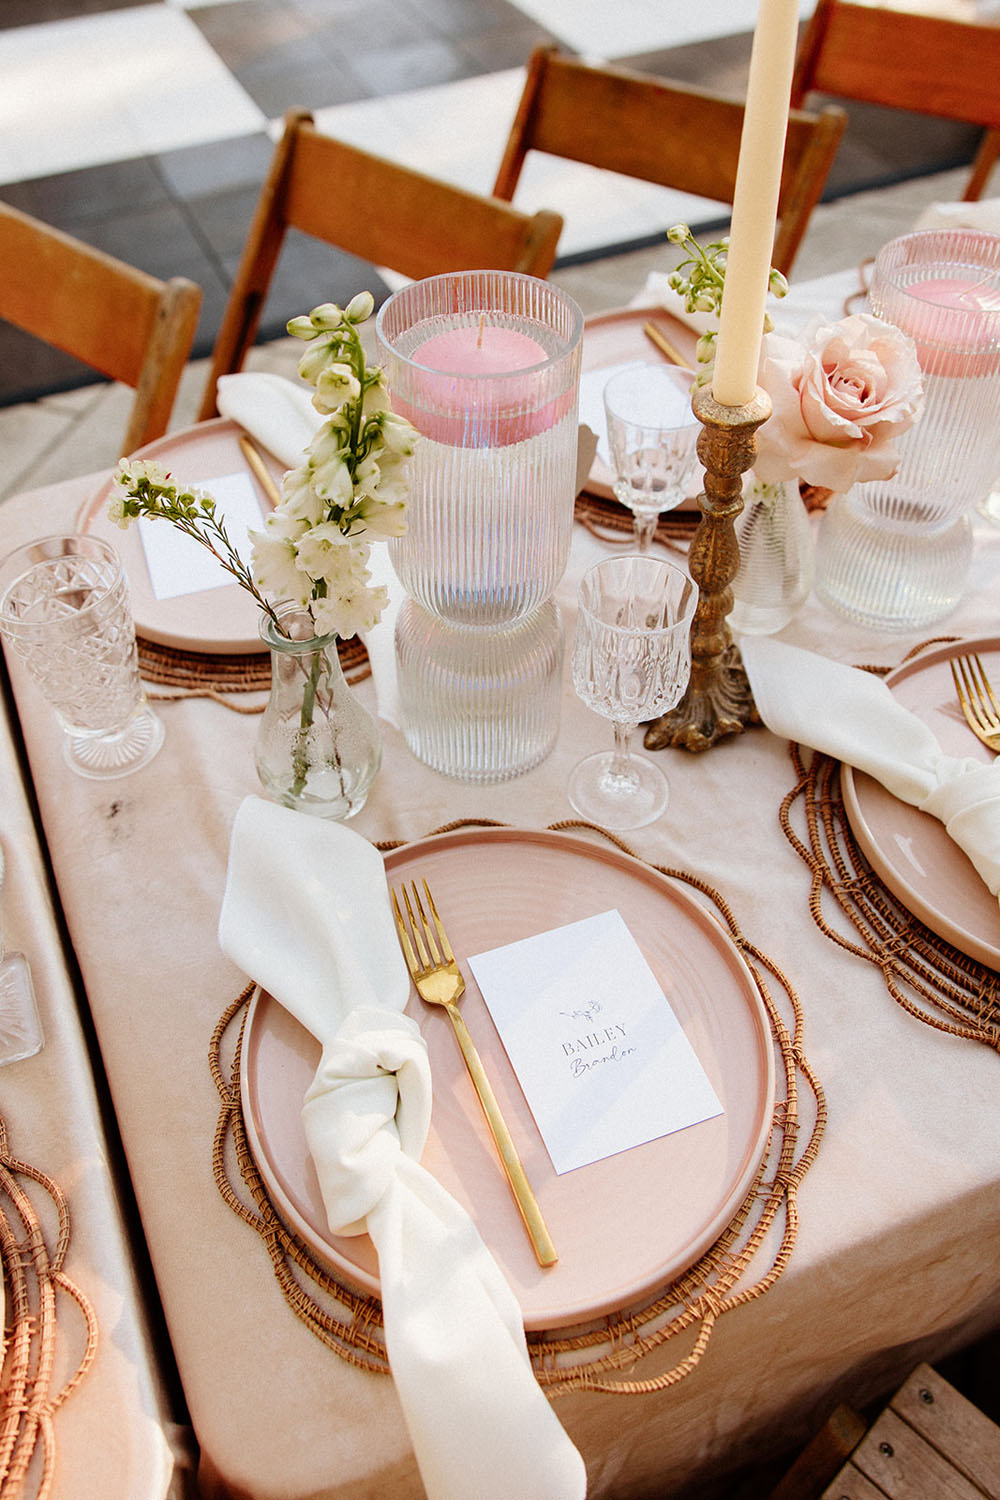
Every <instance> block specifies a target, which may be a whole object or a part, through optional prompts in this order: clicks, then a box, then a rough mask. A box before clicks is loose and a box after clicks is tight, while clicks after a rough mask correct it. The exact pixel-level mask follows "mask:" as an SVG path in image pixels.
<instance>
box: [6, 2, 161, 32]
mask: <svg viewBox="0 0 1000 1500" xmlns="http://www.w3.org/2000/svg"><path fill="white" fill-rule="evenodd" d="M150 3H155V0H2V3H0V31H8V30H10V29H11V28H12V27H14V26H39V25H42V24H44V23H45V22H47V21H71V20H74V19H75V18H76V17H77V16H99V15H101V14H102V13H103V12H104V11H106V10H125V9H131V8H132V7H133V6H136V5H145V4H150Z"/></svg>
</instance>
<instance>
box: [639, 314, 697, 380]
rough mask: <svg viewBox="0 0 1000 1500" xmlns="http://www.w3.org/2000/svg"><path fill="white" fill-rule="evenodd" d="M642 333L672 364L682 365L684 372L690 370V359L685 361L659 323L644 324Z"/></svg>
mask: <svg viewBox="0 0 1000 1500" xmlns="http://www.w3.org/2000/svg"><path fill="white" fill-rule="evenodd" d="M642 331H643V333H644V334H645V335H646V337H647V338H648V339H649V341H650V343H653V344H655V345H656V347H657V349H659V351H660V353H661V354H665V355H666V356H667V358H668V359H669V360H670V363H671V364H673V365H680V367H681V369H682V370H690V368H691V361H690V360H689V359H685V358H684V356H683V354H681V353H680V351H679V350H677V349H675V348H674V346H673V344H672V343H671V342H670V340H669V339H668V338H667V335H666V334H665V333H664V332H663V329H662V328H660V326H659V325H658V324H657V323H654V322H652V321H650V322H648V323H643V325H642Z"/></svg>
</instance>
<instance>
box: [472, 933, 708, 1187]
mask: <svg viewBox="0 0 1000 1500" xmlns="http://www.w3.org/2000/svg"><path fill="white" fill-rule="evenodd" d="M469 966H470V968H471V969H472V972H473V974H474V975H475V978H476V983H477V984H478V985H479V988H480V991H481V993H482V996H483V999H484V1000H485V1002H486V1005H487V1008H488V1010H489V1012H490V1015H491V1016H492V1017H493V1022H494V1024H495V1026H496V1028H497V1031H498V1032H499V1033H500V1039H501V1041H502V1042H503V1045H504V1048H505V1049H506V1052H507V1056H508V1057H509V1058H510V1062H511V1066H512V1067H513V1069H514V1072H515V1073H516V1074H517V1078H518V1082H519V1083H520V1085H521V1088H522V1089H523V1091H524V1096H525V1098H526V1099H527V1101H528V1106H529V1108H530V1109H531V1113H532V1114H533V1115H534V1118H535V1123H536V1124H537V1126H538V1129H539V1131H540V1133H541V1136H542V1140H543V1141H544V1142H545V1148H546V1150H547V1151H548V1153H549V1156H550V1158H551V1160H552V1165H553V1166H554V1167H555V1170H556V1172H557V1173H560V1174H561V1173H563V1172H571V1171H573V1170H574V1168H576V1167H582V1166H586V1165H587V1164H588V1163H590V1162H595V1161H600V1160H602V1159H603V1158H604V1157H606V1156H614V1155H616V1154H617V1153H618V1152H619V1151H627V1150H629V1149H630V1148H631V1147H632V1146H639V1145H642V1144H643V1143H644V1142H646V1141H652V1140H657V1139H658V1138H659V1137H660V1136H664V1135H669V1134H670V1133H671V1132H672V1131H675V1130H683V1129H685V1128H686V1127H687V1126H688V1125H694V1124H696V1123H697V1122H698V1121H700V1120H708V1119H711V1118H712V1117H713V1116H714V1115H720V1114H722V1113H723V1109H722V1105H721V1104H720V1103H719V1100H718V1097H717V1096H716V1093H715V1090H714V1089H713V1088H712V1085H711V1083H710V1082H709V1080H708V1078H707V1076H706V1074H705V1071H704V1069H703V1068H702V1066H701V1064H700V1062H699V1061H698V1058H697V1057H696V1056H695V1053H694V1049H693V1048H692V1047H691V1044H690V1042H689V1041H688V1039H687V1037H686V1036H685V1035H684V1032H683V1030H682V1029H681V1026H680V1023H679V1022H678V1020H677V1017H676V1016H675V1014H674V1012H673V1010H672V1009H671V1007H670V1004H669V1003H668V1001H667V999H666V997H665V995H664V994H663V991H662V989H661V988H660V986H659V984H658V983H657V980H656V976H655V975H654V974H653V972H652V970H651V969H650V967H649V965H648V964H647V963H646V960H645V959H644V958H643V956H642V953H641V951H640V949H639V946H638V944H637V943H636V941H635V939H634V938H633V936H632V934H631V933H630V932H629V930H628V928H627V926H626V925H625V922H624V921H623V919H622V917H621V914H620V913H619V912H617V911H607V912H604V913H602V914H601V915H600V916H596V917H587V918H585V919H584V920H583V921H581V922H572V923H570V924H569V925H568V926H566V927H559V928H556V929H555V930H554V931H551V932H543V933H539V934H538V936H536V937H530V938H525V939H523V941H521V942H518V943H510V944H508V945H507V946H506V947H503V948H494V949H492V950H491V951H490V952H488V953H479V954H477V955H476V956H475V957H474V958H470V959H469Z"/></svg>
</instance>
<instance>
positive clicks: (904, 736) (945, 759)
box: [739, 636, 1000, 896]
mask: <svg viewBox="0 0 1000 1500" xmlns="http://www.w3.org/2000/svg"><path fill="white" fill-rule="evenodd" d="M739 646H740V653H741V655H742V657H743V664H744V666H745V667H746V670H747V676H748V678H749V679H750V687H751V689H752V690H753V696H754V701H755V702H756V704H757V708H758V711H759V712H760V716H761V718H762V719H763V721H764V723H765V724H766V725H767V727H768V729H771V730H773V731H774V733H775V734H780V735H782V736H783V737H784V738H785V739H789V740H796V741H797V742H798V743H799V744H803V745H810V746H811V747H812V748H813V749H814V750H821V751H823V752H824V754H826V755H835V756H836V757H837V758H838V760H843V761H846V762H847V764H848V765H849V766H853V767H855V769H856V770H859V771H867V773H868V774H869V776H873V777H874V778H875V779H876V781H880V782H881V783H882V785H883V786H884V787H885V788H886V789H887V790H888V791H890V792H891V793H892V795H893V796H894V797H898V798H899V799H900V801H902V802H909V803H911V804H912V805H913V806H914V807H919V808H920V809H921V810H922V811H923V812H927V813H930V814H932V816H933V817H935V818H938V819H940V821H941V822H942V823H943V824H944V826H945V829H946V830H947V832H948V834H949V835H950V837H951V838H952V839H954V841H955V843H956V844H958V846H959V848H961V849H963V850H964V851H965V853H966V854H967V855H968V857H969V858H970V859H971V861H972V863H973V864H974V865H975V867H976V870H977V872H978V873H979V875H980V876H981V878H982V879H983V881H984V882H985V883H986V885H987V887H988V888H989V890H990V891H992V893H993V895H994V896H996V895H998V894H1000V760H994V761H991V762H990V763H989V764H988V765H984V764H983V763H982V762H981V761H979V760H975V759H973V758H972V757H964V756H963V757H959V756H953V755H946V754H945V753H944V751H943V750H942V749H941V747H940V745H939V744H938V742H937V739H936V738H935V736H934V734H933V732H932V731H931V730H930V728H929V727H928V726H927V725H926V724H925V723H924V722H923V720H922V719H920V718H918V717H917V715H916V714H914V713H911V712H910V710H909V709H908V708H905V707H904V706H903V704H901V703H900V702H899V701H898V700H897V699H896V698H894V697H893V694H892V691H891V689H890V688H889V687H888V686H887V685H886V683H885V682H883V681H882V679H881V678H880V677H876V676H874V675H873V673H871V672H863V671H861V670H860V669H859V668H857V667H848V666H844V665H843V663H841V662H835V661H830V660H829V659H828V658H827V657H823V656H818V655H816V654H815V653H814V652H812V651H804V650H802V648H801V647H799V646H790V645H788V644H787V643H786V642H784V641H776V640H772V639H770V638H769V637H767V636H744V637H742V638H741V639H740V643H739Z"/></svg>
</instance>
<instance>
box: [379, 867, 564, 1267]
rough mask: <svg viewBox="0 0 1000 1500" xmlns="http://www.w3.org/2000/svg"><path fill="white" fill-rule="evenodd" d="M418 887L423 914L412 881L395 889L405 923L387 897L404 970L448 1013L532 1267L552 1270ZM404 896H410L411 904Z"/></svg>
mask: <svg viewBox="0 0 1000 1500" xmlns="http://www.w3.org/2000/svg"><path fill="white" fill-rule="evenodd" d="M423 887H424V898H425V900H426V902H427V911H425V910H424V903H423V901H421V899H420V894H419V892H418V891H417V885H416V881H413V882H411V885H410V891H407V888H406V886H405V885H403V886H402V887H401V889H402V901H403V906H405V908H406V917H407V918H408V923H407V921H406V920H404V917H403V913H402V910H401V908H400V902H399V897H398V896H397V894H396V892H395V891H393V892H392V909H393V913H394V914H395V918H396V928H397V930H398V932H399V942H400V946H401V948H402V950H403V957H404V958H405V959H406V966H407V968H408V969H409V971H410V974H411V975H412V977H413V983H414V984H415V985H416V987H417V994H418V995H419V996H420V998H421V999H422V1000H423V1001H425V1002H426V1003H427V1004H428V1005H443V1006H444V1008H445V1010H446V1011H447V1012H448V1015H449V1018H450V1020H451V1024H452V1026H453V1027H454V1028H455V1035H456V1036H457V1037H458V1044H459V1046H460V1047H461V1049H462V1056H463V1057H464V1058H465V1064H466V1067H467V1068H468V1070H469V1074H470V1076H471V1078H472V1081H473V1083H474V1084H475V1086H476V1093H477V1094H478V1095H479V1102H480V1104H481V1105H482V1106H483V1113H484V1114H485V1115H486V1120H487V1123H488V1125H489V1127H490V1133H491V1134H492V1136H493V1139H494V1141H495V1142H496V1147H497V1150H498V1151H499V1153H500V1160H501V1162H502V1163H503V1169H504V1171H505V1173H506V1174H507V1181H508V1182H509V1183H510V1187H511V1191H512V1192H513V1194H514V1198H515V1201H516V1203H517V1206H518V1208H519V1209H520V1212H521V1217H522V1219H523V1220H524V1225H525V1228H526V1229H527V1231H528V1234H529V1236H530V1238H531V1243H532V1246H533V1248H534V1251H535V1256H536V1258H537V1260H538V1264H539V1265H540V1266H552V1265H555V1263H556V1261H557V1260H558V1259H559V1257H558V1255H557V1254H556V1249H555V1246H554V1245H553V1243H552V1238H551V1236H550V1234H549V1231H548V1227H547V1226H546V1223H545V1220H544V1219H543V1217H542V1211H541V1209H540V1208H539V1206H538V1203H537V1201H536V1199H535V1195H534V1193H533V1192H532V1190H531V1184H530V1182H529V1181H528V1178H527V1175H526V1173H525V1170H524V1167H523V1166H522V1165H521V1158H520V1157H519V1156H518V1154H517V1148H516V1147H515V1145H514V1142H513V1140H512V1139H511V1134H510V1131H509V1130H508V1129H507V1124H506V1122H505V1120H504V1118H503V1115H502V1114H501V1113H500V1106H499V1105H498V1104H497V1101H496V1096H495V1095H494V1093H493V1090H492V1088H491V1087H490V1082H489V1079H488V1078H487V1077H486V1072H485V1069H484V1068H483V1064H482V1061H481V1059H480V1056H479V1053H478V1052H477V1051H476V1046H475V1043H474V1042H473V1040H472V1037H471V1035H470V1034H469V1028H468V1027H467V1026H466V1024H465V1020H464V1018H463V1016H462V1013H461V1011H460V1010H459V1008H458V1001H459V1000H460V999H461V998H462V996H463V995H464V994H465V980H464V979H463V977H462V972H461V970H460V969H459V967H458V964H457V963H456V962H455V955H454V953H453V952H452V950H451V944H450V943H449V942H448V938H447V935H446V933H445V930H444V925H443V923H442V921H441V918H440V917H439V916H438V912H437V907H436V906H435V905H434V898H433V896H432V895H431V893H430V890H429V889H428V886H427V882H426V880H425V881H424V882H423ZM410 892H412V898H413V899H412V901H411V899H410ZM428 912H429V913H430V917H429V918H428V915H427V913H428ZM432 924H433V925H432ZM411 934H412V937H411Z"/></svg>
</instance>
